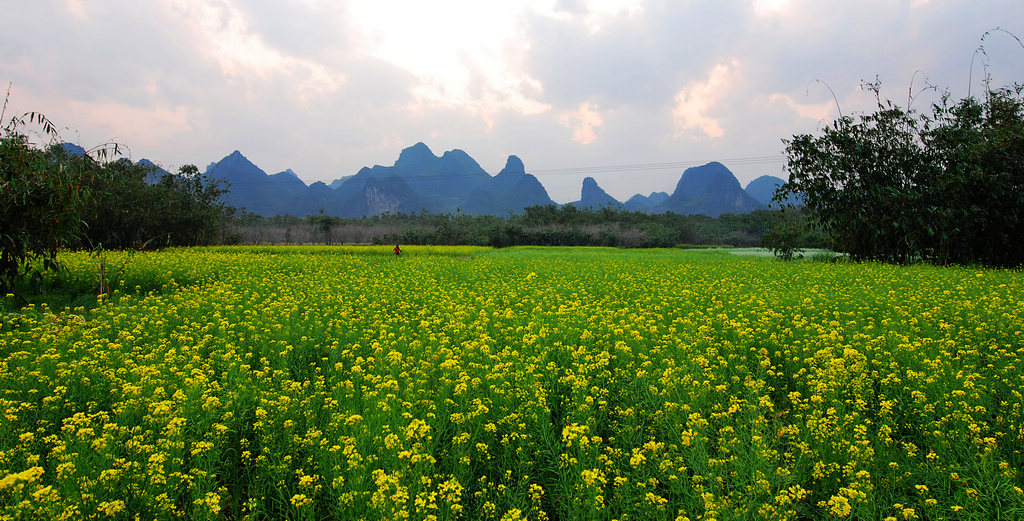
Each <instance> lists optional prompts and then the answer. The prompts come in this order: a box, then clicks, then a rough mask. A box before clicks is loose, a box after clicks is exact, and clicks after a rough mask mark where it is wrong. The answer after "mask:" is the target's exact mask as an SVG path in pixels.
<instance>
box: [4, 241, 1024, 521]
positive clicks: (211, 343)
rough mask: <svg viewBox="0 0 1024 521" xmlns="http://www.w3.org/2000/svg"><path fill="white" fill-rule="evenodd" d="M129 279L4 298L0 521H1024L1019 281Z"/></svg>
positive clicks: (374, 263) (178, 271)
mask: <svg viewBox="0 0 1024 521" xmlns="http://www.w3.org/2000/svg"><path fill="white" fill-rule="evenodd" d="M109 255H110V257H111V262H116V261H117V255H118V254H115V253H111V254H109ZM64 259H65V261H66V262H67V263H68V266H69V269H70V272H69V273H68V274H67V275H66V276H67V277H68V278H69V279H71V280H80V281H86V282H87V281H90V280H92V279H93V278H95V276H96V272H97V266H96V264H97V260H96V259H95V258H91V257H89V256H88V255H86V254H67V255H65V256H64ZM124 278H125V286H124V288H123V289H122V290H121V291H120V292H119V293H117V294H115V295H113V296H112V297H110V298H109V299H104V301H103V302H102V303H100V304H99V305H98V306H97V307H95V308H93V309H91V310H88V311H87V310H84V309H81V308H78V309H65V310H49V309H46V308H42V309H40V308H39V307H32V308H29V309H26V310H23V311H21V312H18V313H16V314H15V313H7V314H4V315H2V317H3V323H2V325H0V410H2V411H3V416H2V417H0V519H75V520H78V519H105V518H116V519H301V520H323V519H360V518H365V519H439V520H442V519H505V520H512V519H537V520H545V519H547V520H570V519H572V520H575V519H617V520H626V519H633V520H646V519H667V520H672V519H690V520H711V519H717V520H732V519H737V520H739V519H744V520H746V519H779V520H782V519H792V520H797V519H870V520H877V519H895V520H913V519H922V520H926V519H929V520H932V519H934V520H937V519H1021V518H1024V491H1022V487H1024V478H1022V476H1021V474H1020V472H1021V468H1022V465H1024V454H1022V451H1024V395H1022V390H1024V298H1022V296H1024V278H1022V276H1021V273H1020V272H1019V271H992V270H977V269H970V268H937V267H930V266H909V267H898V266H890V265H883V264H849V263H839V264H825V263H814V262H794V263H783V262H779V261H776V260H774V259H766V258H755V257H740V256H732V255H728V254H723V253H709V252H693V251H680V250H650V251H628V250H611V249H582V248H580V249H539V248H538V249H532V248H511V249H504V250H490V249H482V248H430V247H415V246H409V247H407V248H405V253H404V254H403V256H402V257H394V256H393V255H391V254H390V248H387V247H377V248H370V247H361V248H356V247H290V248H284V247H282V248H227V247H225V248H209V249H181V250H166V251H162V252H155V253H139V254H137V255H135V256H134V257H133V258H131V259H130V260H129V261H128V264H127V267H126V269H125V273H124Z"/></svg>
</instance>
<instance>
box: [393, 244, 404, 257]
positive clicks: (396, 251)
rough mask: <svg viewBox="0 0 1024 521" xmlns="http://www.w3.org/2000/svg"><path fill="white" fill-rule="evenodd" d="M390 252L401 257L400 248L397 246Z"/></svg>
mask: <svg viewBox="0 0 1024 521" xmlns="http://www.w3.org/2000/svg"><path fill="white" fill-rule="evenodd" d="M392 251H394V252H395V255H401V254H402V248H399V247H398V245H397V244H396V245H395V249H394V250H392Z"/></svg>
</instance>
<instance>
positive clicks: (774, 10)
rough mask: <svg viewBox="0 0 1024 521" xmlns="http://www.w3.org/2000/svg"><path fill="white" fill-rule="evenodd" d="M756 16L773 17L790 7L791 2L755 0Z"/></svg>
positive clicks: (787, 0) (785, 0) (786, 0)
mask: <svg viewBox="0 0 1024 521" xmlns="http://www.w3.org/2000/svg"><path fill="white" fill-rule="evenodd" d="M753 2H754V14H756V15H757V16H761V17H764V16H771V15H773V14H778V13H780V12H782V11H784V10H786V8H788V7H789V3H790V0H753Z"/></svg>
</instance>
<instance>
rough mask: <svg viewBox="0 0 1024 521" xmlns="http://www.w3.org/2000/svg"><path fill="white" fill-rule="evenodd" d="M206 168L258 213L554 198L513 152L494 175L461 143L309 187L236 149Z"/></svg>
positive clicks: (345, 213) (459, 207)
mask: <svg viewBox="0 0 1024 521" xmlns="http://www.w3.org/2000/svg"><path fill="white" fill-rule="evenodd" d="M206 174H207V175H210V176H211V177H214V178H218V179H223V180H225V181H227V183H228V184H229V190H230V191H229V194H228V196H227V203H228V204H230V205H232V206H236V207H240V208H245V209H246V211H248V212H251V213H257V214H261V215H268V216H269V215H277V214H291V215H297V216H306V215H313V214H317V213H319V212H320V210H321V209H323V211H324V213H326V214H328V215H336V216H342V217H361V216H365V215H381V214H385V213H392V214H394V213H419V212H421V211H427V212H430V213H455V212H457V211H459V212H464V213H467V214H479V215H506V214H508V213H509V212H521V211H522V210H523V208H525V207H527V206H534V205H546V204H554V202H553V201H552V200H551V198H550V197H548V194H547V191H546V190H544V186H543V185H541V184H540V182H539V181H538V180H537V178H536V177H534V176H533V175H530V174H527V173H526V171H525V169H524V167H523V162H522V161H521V160H520V159H519V158H517V157H515V156H510V157H509V158H508V162H507V163H506V165H505V168H504V169H503V170H502V171H501V172H500V173H498V175H497V176H494V177H492V176H491V175H490V174H488V173H487V172H485V171H484V169H483V168H481V167H480V165H479V164H478V163H477V162H476V161H475V160H474V159H473V158H472V157H470V156H469V155H468V154H466V153H465V152H463V151H462V150H450V151H448V152H445V153H444V155H442V156H441V157H437V156H436V155H434V153H433V152H431V150H430V149H429V148H428V147H427V145H425V144H423V143H417V144H415V145H413V146H411V147H409V148H406V149H405V150H402V152H401V153H400V154H399V156H398V160H397V161H395V163H394V165H392V166H380V165H375V166H373V167H364V168H362V169H360V170H359V172H357V173H356V174H355V175H352V176H347V177H344V178H341V179H339V180H336V181H334V182H332V183H331V186H328V185H326V184H324V183H314V184H313V185H310V186H308V187H307V186H306V185H305V183H303V182H302V180H301V179H299V177H298V176H297V175H296V174H295V172H293V171H291V170H285V171H284V172H280V173H277V174H274V175H267V173H266V172H264V171H263V170H261V169H260V168H259V167H257V166H256V165H255V164H253V163H252V162H251V161H249V160H248V159H247V158H245V156H243V155H242V154H241V152H239V151H237V150H236V151H234V152H233V153H231V154H230V155H228V156H227V157H225V158H223V159H221V160H220V161H218V162H216V163H212V164H210V166H208V167H207V169H206Z"/></svg>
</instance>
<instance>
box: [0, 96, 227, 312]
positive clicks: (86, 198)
mask: <svg viewBox="0 0 1024 521" xmlns="http://www.w3.org/2000/svg"><path fill="white" fill-rule="evenodd" d="M29 124H33V125H38V126H39V127H41V128H42V130H43V133H44V135H49V136H53V139H52V141H53V142H52V144H50V145H49V146H47V147H42V148H40V147H37V146H33V145H32V143H31V142H30V141H29V139H28V137H27V136H26V134H25V133H23V132H22V129H23V128H24V127H25V126H26V125H29ZM118 155H119V150H118V146H117V145H109V146H105V147H99V148H97V149H94V150H92V151H89V152H88V153H86V152H85V151H75V150H69V149H68V148H66V147H65V146H63V145H61V144H59V142H58V140H57V139H56V132H55V131H54V127H53V125H52V124H51V123H50V122H49V121H48V120H47V119H46V118H45V117H43V116H41V115H39V114H35V113H30V114H27V115H26V116H23V117H21V118H12V119H11V121H10V122H9V123H8V124H7V125H6V126H5V127H4V128H3V130H2V135H0V291H3V292H4V293H8V292H11V291H18V289H19V288H18V286H19V285H21V284H23V283H25V282H29V283H31V282H36V283H38V282H39V281H40V280H41V277H42V273H43V272H45V271H55V270H58V269H59V263H58V260H57V254H58V252H59V251H60V250H61V249H65V248H71V249H86V250H92V251H100V250H103V249H143V248H157V247H166V246H189V245H199V244H212V243H219V242H224V241H225V239H226V237H225V236H224V232H225V230H227V226H226V225H227V223H228V220H229V218H230V216H231V215H232V214H233V212H234V210H233V209H231V208H228V207H225V205H224V203H223V202H222V200H221V197H222V195H223V194H224V193H225V188H224V187H223V186H221V185H220V184H219V183H218V182H216V181H214V180H212V179H209V178H206V177H204V176H202V175H200V174H199V171H198V169H196V167H195V166H192V165H186V166H184V167H182V168H181V169H180V170H179V172H178V173H176V174H171V173H169V172H164V171H161V170H159V169H157V168H156V167H155V166H153V165H144V164H135V163H132V162H131V161H129V160H127V159H114V158H116V157H117V156H118Z"/></svg>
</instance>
